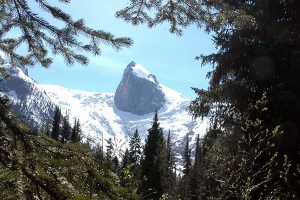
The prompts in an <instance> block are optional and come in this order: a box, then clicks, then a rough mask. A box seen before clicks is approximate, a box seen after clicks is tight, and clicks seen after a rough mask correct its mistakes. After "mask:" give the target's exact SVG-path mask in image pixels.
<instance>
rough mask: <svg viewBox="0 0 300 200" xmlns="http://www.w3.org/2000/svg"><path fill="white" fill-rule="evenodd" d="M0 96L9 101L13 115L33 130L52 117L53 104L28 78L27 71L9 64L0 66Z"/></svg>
mask: <svg viewBox="0 0 300 200" xmlns="http://www.w3.org/2000/svg"><path fill="white" fill-rule="evenodd" d="M0 68H2V69H5V73H6V74H7V75H8V77H6V78H4V77H3V76H6V75H5V74H0V76H2V77H1V79H2V80H1V81H0V94H1V95H6V96H8V97H9V98H10V100H11V108H12V110H13V111H14V113H15V114H16V115H17V116H18V117H19V118H20V119H21V120H22V121H24V122H25V123H27V124H29V125H30V126H31V127H33V128H41V127H43V126H44V125H45V124H46V123H47V121H49V120H50V119H51V118H52V117H53V115H54V108H55V104H53V102H52V100H51V99H50V98H49V97H48V95H47V94H46V92H45V91H44V90H43V89H41V87H40V86H39V85H38V84H37V83H36V82H35V81H34V80H32V79H31V78H30V77H29V76H28V72H27V69H25V68H23V67H21V66H13V65H11V64H8V63H6V64H3V65H0Z"/></svg>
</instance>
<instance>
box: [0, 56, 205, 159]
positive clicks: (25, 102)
mask: <svg viewBox="0 0 300 200" xmlns="http://www.w3.org/2000/svg"><path fill="white" fill-rule="evenodd" d="M2 67H4V68H5V69H6V70H7V72H8V73H9V74H10V78H9V79H7V80H5V81H2V82H0V89H1V90H7V91H8V92H2V95H3V94H4V95H7V96H9V98H10V99H11V101H12V109H13V110H14V111H15V112H16V113H17V114H18V115H19V116H20V117H21V118H22V119H23V120H24V121H26V122H28V123H29V124H30V125H31V126H32V127H34V128H38V129H43V126H44V125H45V124H46V123H47V122H49V119H50V118H52V117H53V113H54V107H55V105H58V106H60V107H61V109H62V114H64V113H65V112H69V114H70V118H71V123H72V122H73V120H74V118H75V117H76V118H79V120H80V122H81V124H82V130H83V133H84V134H85V135H86V137H89V138H91V140H93V142H95V143H98V142H101V140H102V137H103V138H104V139H108V138H109V137H114V136H115V138H116V139H117V142H116V144H117V145H120V144H121V143H122V142H125V141H126V139H128V138H129V137H130V136H131V135H132V134H133V133H134V132H135V129H138V130H139V133H140V134H141V136H142V138H143V141H144V139H145V137H146V135H147V130H148V129H149V128H150V127H151V122H152V119H153V115H154V112H155V109H158V115H159V122H160V125H161V127H162V128H163V129H164V133H165V135H167V133H168V132H169V130H170V131H171V136H172V141H173V143H174V148H175V150H176V152H177V155H178V157H180V153H181V152H182V150H183V148H184V143H185V140H184V138H185V137H186V136H187V135H188V136H189V137H190V140H191V144H193V142H195V137H196V135H197V134H200V135H202V134H204V133H205V131H206V128H207V121H206V120H204V121H199V120H197V121H193V120H192V117H191V116H190V115H189V113H188V111H187V110H186V109H187V107H188V105H189V103H190V99H188V98H186V97H184V96H183V95H181V94H179V93H178V92H176V91H175V90H172V89H170V88H168V87H166V86H164V85H161V84H159V82H158V81H157V79H156V77H155V76H154V75H152V74H150V72H148V71H147V70H146V69H145V68H143V67H142V66H141V65H138V64H136V63H134V62H131V63H130V64H129V65H128V66H127V67H126V69H125V70H124V75H123V78H122V80H121V82H120V85H119V87H118V90H117V92H116V93H117V94H121V95H119V96H118V97H116V96H115V94H113V93H93V92H86V91H79V90H71V89H68V88H63V87H60V86H54V85H39V84H37V83H36V82H35V81H34V80H32V79H31V78H30V77H28V75H27V74H26V71H25V69H22V68H21V67H20V66H19V67H14V66H12V65H10V64H5V65H3V66H2ZM128 77H130V78H129V79H128ZM122 82H123V83H122ZM136 84H138V85H136ZM124 90H126V91H127V92H124ZM144 90H147V95H148V98H146V99H145V98H144V97H143V95H141V94H144V93H145V91H144ZM116 99H117V101H119V103H121V104H122V103H124V102H125V101H128V102H131V104H130V106H129V107H127V108H129V110H126V109H124V107H121V108H118V107H117V106H116V103H115V101H116ZM143 99H145V100H143ZM128 102H127V103H128ZM125 104H126V102H125ZM135 105H137V106H138V107H139V109H138V110H139V112H138V113H137V112H136V111H137V110H136V109H135ZM153 105H154V106H153ZM143 108H146V109H143ZM143 113H145V114H143Z"/></svg>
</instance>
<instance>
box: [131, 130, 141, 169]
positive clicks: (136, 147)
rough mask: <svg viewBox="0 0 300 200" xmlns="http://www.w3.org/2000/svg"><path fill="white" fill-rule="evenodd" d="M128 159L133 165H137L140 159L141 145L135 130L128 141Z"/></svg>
mask: <svg viewBox="0 0 300 200" xmlns="http://www.w3.org/2000/svg"><path fill="white" fill-rule="evenodd" d="M129 148H130V149H129V159H130V162H131V163H134V165H139V164H140V161H141V159H142V143H141V137H140V134H139V132H138V130H137V129H136V130H135V132H134V134H133V135H132V137H131V138H130V141H129Z"/></svg>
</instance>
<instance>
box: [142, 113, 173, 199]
mask: <svg viewBox="0 0 300 200" xmlns="http://www.w3.org/2000/svg"><path fill="white" fill-rule="evenodd" d="M167 166H168V165H167V147H166V143H165V139H164V136H163V130H162V128H160V125H159V122H158V115H157V112H155V115H154V117H153V122H152V127H151V128H150V129H149V130H148V136H147V139H146V142H145V147H144V157H143V160H142V162H141V177H142V178H145V179H144V180H142V184H141V187H140V191H141V194H142V196H143V197H144V199H158V198H159V197H160V196H161V195H162V194H163V193H164V190H165V188H166V186H165V185H164V180H165V178H166V169H167Z"/></svg>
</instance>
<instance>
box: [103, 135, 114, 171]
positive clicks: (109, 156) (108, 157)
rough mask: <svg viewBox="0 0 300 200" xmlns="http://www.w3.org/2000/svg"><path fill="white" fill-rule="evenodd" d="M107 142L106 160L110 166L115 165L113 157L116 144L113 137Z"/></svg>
mask: <svg viewBox="0 0 300 200" xmlns="http://www.w3.org/2000/svg"><path fill="white" fill-rule="evenodd" d="M106 142H107V144H106V154H105V160H106V161H107V163H108V164H109V166H110V167H112V166H113V159H114V157H115V156H114V146H113V143H112V139H111V138H109V139H108V140H107V141H106Z"/></svg>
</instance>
